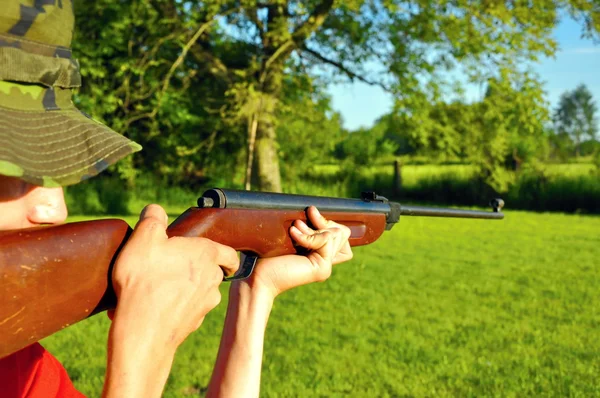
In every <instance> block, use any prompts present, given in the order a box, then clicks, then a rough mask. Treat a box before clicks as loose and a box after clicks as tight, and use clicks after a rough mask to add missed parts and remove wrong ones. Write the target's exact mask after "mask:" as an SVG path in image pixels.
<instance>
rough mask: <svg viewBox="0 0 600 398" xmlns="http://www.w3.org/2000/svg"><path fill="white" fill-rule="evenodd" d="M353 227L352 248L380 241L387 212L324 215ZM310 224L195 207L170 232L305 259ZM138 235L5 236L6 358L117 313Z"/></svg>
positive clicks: (0, 261) (54, 232)
mask: <svg viewBox="0 0 600 398" xmlns="http://www.w3.org/2000/svg"><path fill="white" fill-rule="evenodd" d="M323 215H324V216H325V217H326V218H327V219H330V220H334V221H336V222H338V223H340V224H344V225H347V226H348V227H350V229H351V231H352V235H351V237H350V244H351V245H352V246H360V245H366V244H369V243H371V242H374V241H375V240H377V239H378V238H379V237H380V236H381V234H382V233H383V231H384V230H385V227H386V217H385V215H384V214H380V213H360V212H323ZM294 220H303V221H306V220H307V218H306V213H305V212H304V211H297V210H264V209H263V210H255V209H213V208H207V209H200V208H190V209H188V210H187V211H186V212H185V213H183V214H182V215H181V216H180V217H179V218H177V220H175V221H174V222H173V223H172V224H171V225H170V226H169V228H168V230H167V234H168V235H169V237H172V236H197V237H204V238H208V239H211V240H214V241H216V242H219V243H222V244H225V245H228V246H231V247H233V248H234V249H236V250H238V251H243V252H249V253H254V254H255V255H258V256H259V257H275V256H279V255H283V254H293V253H297V250H296V247H295V246H294V244H293V242H292V240H291V238H290V235H289V228H290V226H291V225H292V223H293V222H294ZM130 234H131V228H129V226H128V225H127V223H125V221H122V220H115V219H112V220H97V221H86V222H78V223H72V224H64V225H59V226H52V227H40V228H32V229H24V230H17V231H5V232H0V275H1V278H2V281H1V282H0V358H2V357H4V356H6V355H8V354H10V353H13V352H15V351H17V350H19V349H21V348H23V347H25V346H27V345H29V344H32V343H34V342H36V341H38V340H41V339H42V338H44V337H46V336H49V335H51V334H53V333H55V332H57V331H59V330H61V329H64V328H66V327H67V326H69V325H72V324H74V323H77V322H79V321H81V320H83V319H85V318H87V317H89V316H91V315H94V314H96V313H98V312H102V311H105V310H107V309H111V308H114V307H115V306H116V297H115V295H114V291H113V288H112V284H111V273H112V266H113V264H114V261H115V259H116V258H117V255H118V253H119V251H120V249H121V248H122V247H123V245H124V244H125V242H126V241H127V239H128V237H129V235H130Z"/></svg>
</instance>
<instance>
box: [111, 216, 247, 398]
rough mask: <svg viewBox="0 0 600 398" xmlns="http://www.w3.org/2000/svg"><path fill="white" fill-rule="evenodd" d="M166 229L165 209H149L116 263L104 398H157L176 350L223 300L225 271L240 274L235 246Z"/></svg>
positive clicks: (141, 217) (141, 218)
mask: <svg viewBox="0 0 600 398" xmlns="http://www.w3.org/2000/svg"><path fill="white" fill-rule="evenodd" d="M166 228H167V215H166V214H165V212H164V210H163V209H162V208H161V207H159V206H156V205H150V206H148V207H147V208H146V209H144V211H143V212H142V215H141V216H140V222H139V223H138V225H137V226H136V228H135V230H134V232H133V235H132V236H131V238H130V239H129V241H128V242H127V245H126V246H125V248H124V249H123V251H122V252H121V253H120V254H119V257H118V259H117V261H116V263H115V268H114V271H113V278H112V279H113V285H114V288H115V293H116V295H117V298H118V304H117V308H116V310H115V312H114V314H113V315H112V317H113V323H112V325H111V328H110V332H109V339H108V364H107V372H106V380H105V384H104V391H103V396H104V397H144V398H149V397H160V396H161V394H162V391H163V388H164V386H165V383H166V381H167V377H168V376H169V372H170V370H171V365H172V363H173V358H174V356H175V351H176V350H177V347H178V346H179V345H180V344H181V343H182V342H183V341H184V340H185V339H186V338H187V336H188V335H189V334H190V333H192V332H193V331H194V330H196V329H197V328H198V327H199V326H200V325H201V323H202V321H203V320H204V317H205V315H206V314H207V313H208V312H209V311H210V310H211V309H213V308H214V307H215V306H216V305H217V304H218V303H219V302H220V300H221V295H220V293H219V289H218V287H219V285H220V283H221V282H222V280H223V271H222V269H221V267H224V268H227V269H230V270H231V271H235V270H236V269H237V265H238V258H237V253H236V252H235V250H233V249H232V248H230V247H227V246H223V245H220V244H218V243H215V242H212V241H209V240H207V239H202V238H170V239H169V238H167V234H166Z"/></svg>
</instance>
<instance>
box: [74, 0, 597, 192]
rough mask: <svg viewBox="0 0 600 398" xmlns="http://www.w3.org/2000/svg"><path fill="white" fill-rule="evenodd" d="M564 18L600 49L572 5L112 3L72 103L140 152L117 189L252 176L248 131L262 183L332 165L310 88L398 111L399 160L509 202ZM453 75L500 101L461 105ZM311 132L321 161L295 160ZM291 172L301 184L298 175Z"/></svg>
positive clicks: (79, 45)
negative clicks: (383, 95)
mask: <svg viewBox="0 0 600 398" xmlns="http://www.w3.org/2000/svg"><path fill="white" fill-rule="evenodd" d="M563 10H566V11H567V12H568V13H569V14H570V15H571V16H572V17H574V18H575V19H577V20H580V21H581V22H582V23H583V26H584V33H585V34H587V35H590V36H593V37H596V36H597V34H598V31H597V27H598V20H599V19H600V18H599V15H600V12H599V10H598V9H597V7H595V6H592V5H590V4H588V3H587V2H579V1H573V0H560V1H559V0H543V1H542V2H541V3H540V2H538V3H536V7H535V8H531V7H530V5H529V4H528V3H526V2H525V3H523V2H516V3H515V2H512V1H502V2H486V3H485V4H480V3H478V2H468V1H458V2H451V3H449V2H447V1H440V0H431V1H425V2H419V4H416V3H410V2H408V3H407V2H399V1H380V0H375V1H364V0H354V1H351V2H332V1H325V0H323V1H310V2H297V1H292V2H287V3H281V2H279V1H254V0H250V1H244V2H241V3H240V2H238V1H227V0H213V1H208V2H201V3H190V2H171V1H151V2H146V1H141V0H133V1H129V2H122V1H116V0H101V1H97V2H94V3H93V4H90V5H86V6H85V7H77V8H76V13H77V15H76V17H77V19H76V20H77V32H78V33H77V35H76V40H75V42H74V51H75V54H76V55H77V56H78V57H79V58H80V60H81V64H82V73H83V76H84V86H83V88H82V90H81V91H80V92H79V95H78V96H77V98H76V101H77V103H78V104H79V105H80V106H81V107H82V108H83V109H85V110H86V111H87V112H88V113H90V114H92V115H93V116H94V117H96V118H98V119H100V120H102V121H104V122H106V123H107V124H109V125H110V126H112V127H114V128H115V129H117V130H118V131H121V132H123V133H125V134H127V135H128V136H129V137H131V138H133V139H135V140H137V141H138V142H140V143H141V144H142V145H143V146H144V151H143V152H142V154H140V155H137V156H136V157H135V158H134V161H132V162H130V163H127V162H122V163H120V164H119V165H118V166H117V172H118V173H119V175H121V177H123V178H124V179H126V180H127V181H129V182H131V181H133V180H134V179H135V177H136V172H138V171H142V172H149V173H153V174H155V175H157V176H159V178H160V179H162V180H166V181H168V183H169V184H171V185H186V186H189V187H195V186H199V185H202V184H203V183H205V182H206V180H207V179H209V178H218V179H230V180H233V179H235V178H238V176H239V175H240V174H242V173H243V169H244V165H245V163H246V162H245V161H244V158H245V157H246V154H247V151H248V145H247V144H248V142H247V139H248V137H249V136H250V134H248V133H249V131H250V129H249V126H251V125H252V121H253V120H255V121H257V123H258V127H257V138H258V139H259V140H260V142H262V144H261V146H259V147H257V151H256V154H255V155H256V156H255V157H256V159H257V161H258V160H260V159H263V158H265V159H266V161H263V160H264V159H263V160H261V161H260V162H259V163H260V164H263V165H264V164H267V165H268V164H271V166H272V167H271V170H270V171H269V172H268V173H266V174H265V175H264V176H263V175H262V174H260V175H259V176H258V177H259V179H260V178H266V179H271V180H277V178H275V177H274V176H268V175H269V174H272V173H275V174H277V173H278V171H277V170H278V167H277V163H278V162H277V156H275V157H273V156H274V155H273V154H279V156H282V160H283V161H284V162H287V163H289V162H312V159H316V158H323V157H326V155H325V152H326V151H325V149H326V148H327V147H331V146H332V145H333V144H334V143H331V142H324V140H323V139H321V138H320V137H318V130H319V129H317V131H315V129H316V128H315V126H316V125H321V126H322V130H323V132H324V134H327V135H329V134H331V136H330V137H331V138H332V140H331V141H334V140H335V138H337V137H338V134H339V132H340V131H341V128H340V122H339V118H338V117H337V116H335V115H334V114H333V113H332V111H331V107H330V104H329V101H328V100H327V99H326V96H325V95H323V93H324V88H325V84H322V83H319V84H315V82H316V81H320V82H328V83H330V82H336V81H348V80H360V81H363V82H368V83H371V84H375V85H379V86H382V87H384V88H385V89H386V90H388V91H389V92H390V93H391V94H392V95H394V97H395V98H397V103H396V105H395V112H394V116H393V117H392V118H391V119H390V120H387V121H385V122H382V123H383V124H386V123H387V125H388V128H387V129H386V132H385V136H386V138H387V139H389V140H390V141H393V142H394V143H395V144H396V145H397V149H396V150H397V151H398V153H410V151H411V149H412V150H414V149H417V150H427V151H429V152H431V153H432V154H434V155H435V156H439V157H442V158H445V159H447V160H449V159H455V158H457V157H460V158H463V159H468V160H469V161H472V162H474V163H475V164H477V165H478V170H479V175H480V178H481V179H483V180H484V181H486V182H487V183H488V184H489V185H490V186H492V187H493V188H494V189H497V190H506V189H507V188H508V186H509V185H510V183H511V179H510V173H508V172H507V171H506V169H507V168H509V169H510V168H511V167H512V168H515V165H519V164H520V163H522V162H527V161H528V159H529V158H536V157H538V156H539V154H538V153H537V151H538V148H540V146H539V145H538V144H539V142H540V141H539V136H540V131H541V130H542V129H541V128H540V124H543V123H544V121H545V120H546V119H547V115H546V112H545V106H546V105H545V104H544V103H543V101H542V100H541V85H540V82H539V77H538V76H535V75H533V74H531V73H530V72H529V71H528V69H527V68H528V67H529V66H530V65H531V64H532V63H534V62H536V61H537V60H538V59H539V58H540V57H541V56H551V55H552V54H553V53H554V52H555V51H556V43H555V42H554V40H553V39H552V36H551V32H552V30H553V28H554V26H555V25H556V23H557V22H558V20H559V18H562V16H563V15H564V12H563ZM371 65H377V67H375V68H372V67H371ZM377 68H379V69H381V70H377ZM457 71H458V72H459V74H462V75H463V76H465V77H466V78H467V80H468V81H469V83H471V84H481V85H484V84H486V85H488V86H489V87H490V89H489V90H488V93H489V94H488V95H487V96H486V98H484V99H482V101H480V102H481V103H479V104H467V103H465V101H464V100H462V99H461V98H462V95H461V94H462V90H463V89H464V87H463V82H462V81H460V82H457V81H453V79H451V78H449V76H456V75H457V74H456V73H455V72H457ZM447 98H456V100H452V101H450V102H448V103H444V102H443V99H447ZM296 112H297V114H296ZM392 119H393V120H392ZM398 127H400V128H401V129H404V127H407V129H406V131H402V132H398V131H397V130H398ZM378 128H380V127H376V129H378ZM394 130H396V131H394ZM309 131H310V132H311V133H310V134H309V135H310V138H308V139H307V142H309V145H311V146H312V148H313V149H314V155H312V154H310V153H309V152H310V151H308V150H305V151H301V150H299V148H300V147H301V145H299V143H300V136H299V134H300V132H302V135H303V136H304V135H307V134H308V133H307V132H309ZM386 149H391V147H386ZM296 154H298V156H296ZM355 158H357V159H360V158H364V156H355ZM511 164H512V166H511ZM284 168H285V170H284V173H286V176H288V175H290V176H291V174H290V170H292V169H293V167H291V166H284ZM516 168H518V167H516ZM255 170H256V168H255ZM273 184H274V185H273V186H276V185H277V184H275V183H273Z"/></svg>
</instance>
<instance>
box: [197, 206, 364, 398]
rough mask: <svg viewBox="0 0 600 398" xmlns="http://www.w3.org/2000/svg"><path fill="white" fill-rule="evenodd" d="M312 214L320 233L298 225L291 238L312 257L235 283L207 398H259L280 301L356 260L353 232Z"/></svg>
mask: <svg viewBox="0 0 600 398" xmlns="http://www.w3.org/2000/svg"><path fill="white" fill-rule="evenodd" d="M308 214H309V219H310V220H311V222H312V223H313V225H315V227H317V228H318V230H317V231H315V230H312V229H311V228H309V227H308V226H307V225H306V224H304V223H303V222H301V221H296V223H295V224H294V227H292V228H291V230H290V234H291V235H292V238H293V239H294V240H295V241H296V242H297V243H298V244H299V245H301V246H303V247H306V248H308V249H311V250H312V252H311V253H309V254H308V255H307V256H296V255H289V256H281V257H276V258H270V259H263V260H260V261H259V263H258V264H257V265H256V269H255V271H254V273H253V275H252V276H251V277H250V278H248V279H247V280H243V281H239V282H235V283H233V284H232V286H231V289H230V291H229V306H228V308H227V316H226V318H225V326H224V328H223V335H222V337H221V345H220V347H219V353H218V356H217V362H216V365H215V368H214V371H213V375H212V378H211V380H210V384H209V387H208V393H207V396H208V397H242V396H243V397H258V395H259V392H260V373H261V366H262V355H263V346H264V336H265V329H266V327H267V322H268V319H269V315H270V313H271V308H272V306H273V301H274V300H275V297H277V295H279V294H281V293H282V292H284V291H286V290H289V289H292V288H294V287H296V286H300V285H304V284H308V283H312V282H317V281H324V280H326V279H327V278H328V277H329V276H330V275H331V268H332V265H333V264H337V263H341V262H344V261H347V260H349V259H351V258H352V251H351V249H350V245H349V244H348V238H349V237H350V230H349V229H348V228H346V227H344V226H342V225H339V224H336V223H334V222H332V221H327V220H325V219H324V218H323V217H322V216H321V215H320V214H319V213H318V211H317V210H316V209H315V208H314V207H312V208H310V209H309V212H308Z"/></svg>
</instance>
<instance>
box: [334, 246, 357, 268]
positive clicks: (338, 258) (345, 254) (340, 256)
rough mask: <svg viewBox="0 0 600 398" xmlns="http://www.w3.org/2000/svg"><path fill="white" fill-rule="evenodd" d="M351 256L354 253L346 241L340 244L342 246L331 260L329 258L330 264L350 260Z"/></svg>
mask: <svg viewBox="0 0 600 398" xmlns="http://www.w3.org/2000/svg"><path fill="white" fill-rule="evenodd" d="M352 257H354V253H352V248H351V247H350V244H349V243H347V242H346V244H345V245H344V246H342V248H341V249H340V250H339V251H338V252H337V254H336V255H335V256H334V257H333V260H331V264H332V265H336V264H340V263H343V262H346V261H350V260H352Z"/></svg>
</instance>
